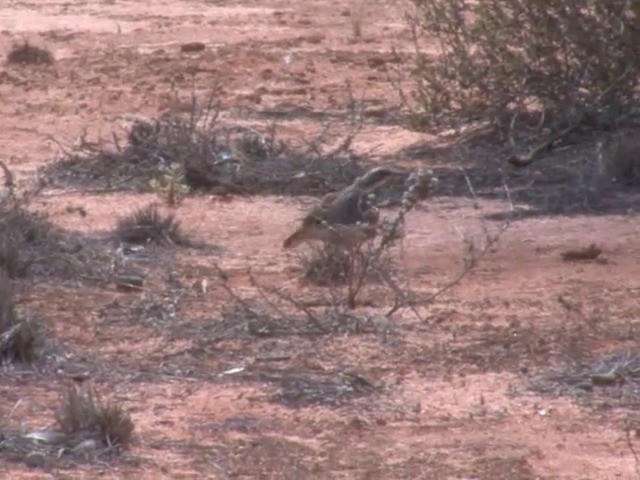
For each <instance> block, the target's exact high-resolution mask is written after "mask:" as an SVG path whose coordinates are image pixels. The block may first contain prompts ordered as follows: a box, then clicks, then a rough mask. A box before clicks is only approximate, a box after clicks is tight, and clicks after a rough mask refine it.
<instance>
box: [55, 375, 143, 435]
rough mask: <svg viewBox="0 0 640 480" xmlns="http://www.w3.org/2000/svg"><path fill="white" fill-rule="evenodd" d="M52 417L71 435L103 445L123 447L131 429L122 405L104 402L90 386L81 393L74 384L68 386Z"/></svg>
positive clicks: (131, 432) (131, 431) (128, 416)
mask: <svg viewBox="0 0 640 480" xmlns="http://www.w3.org/2000/svg"><path fill="white" fill-rule="evenodd" d="M55 418H56V422H57V424H58V426H59V427H60V429H61V430H62V432H64V433H65V434H66V435H67V436H68V437H69V438H70V439H74V438H75V439H86V437H89V439H91V438H93V439H96V440H99V441H100V442H101V444H103V445H104V446H106V447H111V446H121V447H124V448H126V447H127V446H128V445H129V443H130V441H131V436H132V434H133V429H134V423H133V421H132V420H131V416H130V415H129V414H128V413H127V412H125V410H124V409H123V407H122V406H121V405H116V404H111V403H106V404H105V403H103V402H102V401H101V400H100V399H99V398H97V397H96V396H95V395H94V393H93V392H92V391H90V390H89V391H88V392H87V393H86V394H82V393H80V392H79V391H78V390H77V389H75V388H69V389H68V390H67V392H66V394H64V395H62V396H61V398H60V406H59V407H58V411H57V412H56V413H55Z"/></svg>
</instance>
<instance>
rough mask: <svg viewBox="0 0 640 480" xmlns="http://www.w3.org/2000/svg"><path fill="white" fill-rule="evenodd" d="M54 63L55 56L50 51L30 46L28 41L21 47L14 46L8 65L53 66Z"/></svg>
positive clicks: (8, 57) (8, 58)
mask: <svg viewBox="0 0 640 480" xmlns="http://www.w3.org/2000/svg"><path fill="white" fill-rule="evenodd" d="M53 61H54V59H53V54H52V53H51V52H50V51H49V50H48V49H46V48H42V47H36V46H34V45H30V44H29V42H26V41H25V42H24V43H23V44H21V45H14V46H13V48H12V49H11V51H10V52H9V54H8V55H7V63H18V64H23V65H26V64H29V65H51V64H52V63H53Z"/></svg>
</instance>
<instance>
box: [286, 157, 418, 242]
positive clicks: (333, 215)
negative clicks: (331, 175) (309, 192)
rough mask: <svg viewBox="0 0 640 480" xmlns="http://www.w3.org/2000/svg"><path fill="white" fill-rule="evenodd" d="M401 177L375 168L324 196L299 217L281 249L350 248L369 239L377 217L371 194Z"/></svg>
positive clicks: (390, 170)
mask: <svg viewBox="0 0 640 480" xmlns="http://www.w3.org/2000/svg"><path fill="white" fill-rule="evenodd" d="M404 175H405V173H404V172H402V171H401V170H396V169H392V168H389V167H376V168H373V169H371V170H369V171H368V172H367V173H365V174H364V175H362V176H360V177H358V178H356V179H355V180H354V182H353V183H352V184H351V185H349V186H348V187H346V188H344V189H343V190H340V191H338V192H333V193H329V194H328V195H325V196H324V198H323V199H322V201H321V202H320V205H318V206H316V207H314V208H313V209H312V210H311V211H310V212H309V213H308V214H307V215H306V216H305V217H303V219H302V222H301V225H300V226H299V227H298V228H297V229H296V231H295V232H293V233H292V234H291V235H289V236H288V237H287V238H286V239H285V241H284V243H283V248H285V249H290V248H293V247H296V246H298V245H299V244H301V243H302V242H305V241H309V240H320V241H324V242H325V243H329V244H334V245H339V246H343V247H346V248H353V247H355V246H357V245H360V244H361V243H362V242H364V241H366V240H368V239H370V238H373V237H374V236H375V234H376V228H375V227H376V224H377V223H378V220H379V217H380V213H379V211H378V209H377V208H376V207H375V206H374V205H373V204H372V200H371V197H372V194H373V192H375V191H376V190H378V189H379V188H381V187H383V186H384V185H387V184H388V183H389V182H391V181H392V180H393V179H394V178H397V177H400V176H404Z"/></svg>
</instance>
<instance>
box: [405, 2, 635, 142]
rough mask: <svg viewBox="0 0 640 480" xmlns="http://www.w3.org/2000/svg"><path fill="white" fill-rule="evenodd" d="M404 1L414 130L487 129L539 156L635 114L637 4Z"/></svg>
mask: <svg viewBox="0 0 640 480" xmlns="http://www.w3.org/2000/svg"><path fill="white" fill-rule="evenodd" d="M412 2H413V4H414V6H415V15H414V16H413V17H412V21H411V24H412V27H413V30H414V34H415V35H414V38H415V44H416V48H417V53H418V56H417V63H416V66H415V69H414V71H413V75H414V78H415V80H416V83H415V91H414V92H413V100H414V101H415V103H414V105H416V106H417V109H415V110H414V112H413V113H414V115H413V123H414V125H415V126H416V127H421V128H422V127H428V128H432V129H433V128H459V127H463V126H469V125H478V124H482V125H489V126H490V127H493V129H496V130H498V131H499V132H501V133H502V134H504V135H505V136H507V135H508V136H509V137H511V140H512V141H513V140H521V141H525V140H531V139H532V138H534V137H535V138H546V139H547V141H548V142H550V143H546V142H544V143H543V145H544V146H545V148H544V149H543V150H546V149H547V148H548V147H551V146H552V144H553V143H555V141H557V140H558V138H556V135H558V134H560V135H561V137H564V136H567V135H568V134H569V133H570V132H572V131H574V130H575V129H576V128H579V127H580V128H587V129H592V128H602V129H605V130H607V129H611V128H616V127H617V126H618V125H620V124H621V123H624V122H625V121H627V120H630V119H631V117H637V116H638V114H639V113H640V109H638V105H639V102H640V98H639V96H638V86H639V79H640V75H639V73H640V56H639V55H638V54H637V53H638V52H637V45H639V44H640V27H639V25H640V17H639V15H640V13H639V11H638V9H637V6H636V5H637V2H635V3H634V1H632V0H615V1H610V2H602V1H599V0H580V1H576V2H563V1H551V2H549V1H546V0H495V1H491V2H459V1H458V0H412ZM423 38H424V43H423ZM434 44H435V47H436V49H437V52H438V55H435V56H434V55H432V54H427V53H425V52H424V50H423V49H422V45H425V46H426V45H428V46H429V47H433V46H434ZM518 136H519V138H518ZM503 138H504V137H503ZM554 139H555V140H554ZM501 141H504V140H503V139H502V140H501ZM536 153H538V152H536Z"/></svg>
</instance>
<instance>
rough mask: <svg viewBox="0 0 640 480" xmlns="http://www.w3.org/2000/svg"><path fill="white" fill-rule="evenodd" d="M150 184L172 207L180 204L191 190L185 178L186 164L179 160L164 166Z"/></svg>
mask: <svg viewBox="0 0 640 480" xmlns="http://www.w3.org/2000/svg"><path fill="white" fill-rule="evenodd" d="M149 186H150V187H151V189H152V190H153V191H154V192H156V194H158V195H159V196H160V197H161V198H162V199H163V200H164V201H165V202H166V204H167V205H168V206H170V207H176V206H178V205H179V204H180V202H181V201H182V199H183V198H184V197H185V196H186V195H187V194H188V193H189V192H190V190H191V189H190V188H189V185H187V183H186V180H185V173H184V165H183V164H181V163H178V162H173V163H171V164H169V165H168V166H165V167H162V168H161V170H160V175H158V176H157V177H156V178H153V179H151V181H150V182H149Z"/></svg>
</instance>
